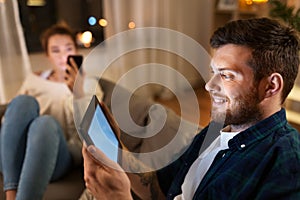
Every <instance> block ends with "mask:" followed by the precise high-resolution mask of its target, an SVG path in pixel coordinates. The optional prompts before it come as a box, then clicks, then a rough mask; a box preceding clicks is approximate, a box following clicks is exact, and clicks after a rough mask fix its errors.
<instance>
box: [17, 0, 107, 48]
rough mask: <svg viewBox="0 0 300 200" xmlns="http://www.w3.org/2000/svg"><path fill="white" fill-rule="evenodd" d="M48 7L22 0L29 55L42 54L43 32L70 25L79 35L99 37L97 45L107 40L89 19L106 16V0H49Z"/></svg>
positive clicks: (20, 4)
mask: <svg viewBox="0 0 300 200" xmlns="http://www.w3.org/2000/svg"><path fill="white" fill-rule="evenodd" d="M45 1H46V4H45V5H44V6H27V0H18V3H19V10H20V18H21V23H22V26H23V30H24V35H25V39H26V45H27V49H28V51H29V52H37V51H42V47H41V44H40V40H39V38H40V35H41V33H42V32H43V31H44V30H45V29H46V28H48V27H49V26H51V25H53V24H55V23H57V22H59V21H64V22H66V23H67V24H68V25H69V26H70V27H71V28H72V29H73V30H74V31H75V32H76V33H77V32H82V31H86V30H89V31H91V32H92V33H93V35H94V37H95V42H94V44H93V45H97V44H98V43H100V42H102V41H103V29H102V27H100V26H99V25H98V24H96V25H94V26H90V25H89V24H88V18H89V17H90V16H94V17H96V18H97V19H99V18H101V17H102V0H45Z"/></svg>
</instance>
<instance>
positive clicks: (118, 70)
mask: <svg viewBox="0 0 300 200" xmlns="http://www.w3.org/2000/svg"><path fill="white" fill-rule="evenodd" d="M299 6H300V0H279V1H275V0H269V1H268V0H151V1H149V0H0V102H1V103H7V102H9V100H10V99H11V98H12V97H13V96H14V95H15V93H16V91H17V90H18V88H19V87H20V85H21V83H22V81H23V80H24V77H25V76H26V74H28V73H29V72H31V71H37V70H44V69H47V68H49V67H50V66H49V62H47V58H46V56H45V55H44V53H43V51H42V48H41V44H40V40H39V38H40V34H41V33H42V32H43V31H44V30H45V29H46V28H47V27H49V26H51V25H52V24H55V23H58V22H64V23H66V24H68V25H69V26H70V27H71V28H72V29H73V30H74V31H75V32H76V35H77V42H78V44H79V46H80V53H81V54H83V55H85V56H87V55H89V54H90V52H91V51H92V50H93V49H94V48H95V47H96V46H97V45H98V44H100V43H101V42H103V41H105V40H106V39H108V38H110V37H112V36H114V35H116V34H118V33H121V32H123V31H127V30H132V29H136V28H142V27H161V28H168V29H171V30H175V31H178V32H180V33H183V34H186V35H187V36H189V37H190V38H192V39H193V40H195V41H196V42H198V43H199V44H200V45H201V46H202V47H203V48H204V49H205V50H206V51H207V52H208V53H210V48H209V38H210V36H211V34H212V32H213V31H214V30H215V29H216V28H217V27H219V26H221V25H223V24H224V23H226V22H228V21H230V20H235V19H243V18H251V17H262V16H268V17H273V18H278V19H280V20H283V21H285V22H286V23H289V24H291V25H292V26H294V27H295V28H297V29H298V30H299V29H300V17H299V16H298V12H297V11H298V9H299ZM176 42H177V41H172V43H176ZM178 48H180V44H178ZM102 53H103V52H102ZM104 53H105V51H104ZM191 53H193V52H191ZM150 62H156V63H161V64H165V65H168V66H171V67H172V68H174V69H175V70H176V71H178V72H180V73H181V74H182V75H184V76H185V77H186V79H187V80H188V81H189V83H190V84H191V86H192V87H193V88H199V87H202V86H203V85H204V83H205V81H204V80H203V77H201V76H203V74H201V75H200V74H199V73H196V71H195V69H194V67H193V66H192V65H191V64H190V63H189V62H187V61H186V60H185V59H184V58H181V57H180V56H178V55H174V54H173V53H170V52H162V51H159V50H149V49H147V50H145V49H144V50H139V51H135V52H130V53H129V54H127V55H125V56H124V57H122V58H119V59H116V60H115V61H114V62H113V63H111V66H110V67H109V68H108V70H107V71H106V73H105V77H106V78H108V79H110V80H113V81H117V80H118V79H119V78H120V77H121V76H122V75H123V74H124V73H126V72H127V71H128V70H130V69H132V68H133V67H134V66H137V65H140V64H143V63H150ZM203 67H207V66H203ZM158 74H160V72H159V71H157V70H154V69H153V70H151V69H149V71H148V72H147V73H145V74H142V75H141V76H139V77H136V79H147V78H149V76H153V77H155V76H157V75H158ZM160 76H161V74H160ZM162 76H163V77H165V78H166V80H167V81H168V82H169V83H170V84H174V85H176V87H180V83H178V82H177V80H176V78H174V77H170V75H169V74H162ZM204 76H209V75H208V74H207V75H206V74H204ZM137 81H138V80H130V82H129V83H128V84H131V85H134V84H135V83H136V82H137ZM297 85H298V86H299V85H300V81H299V78H298V79H297ZM148 91H149V93H150V94H147V95H150V96H155V97H157V96H159V97H162V98H165V99H170V98H172V92H170V91H168V90H167V89H166V88H164V87H157V86H155V87H152V88H149V90H148ZM297 91H298V87H297V88H296V89H294V90H293V92H292V94H291V95H290V97H289V98H290V99H289V101H288V102H287V106H289V107H290V108H291V111H292V112H293V114H294V115H293V117H292V118H294V122H295V123H299V124H300V117H299V116H300V115H299V112H300V108H299V107H300V105H299V103H298V102H299V101H300V100H299V99H300V98H299V93H298V92H299V91H298V92H297Z"/></svg>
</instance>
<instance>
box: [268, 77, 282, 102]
mask: <svg viewBox="0 0 300 200" xmlns="http://www.w3.org/2000/svg"><path fill="white" fill-rule="evenodd" d="M282 88H283V78H282V76H281V74H279V73H272V74H271V75H270V76H268V77H267V78H266V85H265V98H268V97H271V96H274V95H276V94H280V95H281V91H282Z"/></svg>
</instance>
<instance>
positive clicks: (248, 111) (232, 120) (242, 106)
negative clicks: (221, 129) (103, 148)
mask: <svg viewBox="0 0 300 200" xmlns="http://www.w3.org/2000/svg"><path fill="white" fill-rule="evenodd" d="M250 91H251V90H250ZM232 102H233V103H234V106H231V107H230V108H227V109H226V111H225V112H217V111H214V110H212V113H211V115H212V119H213V120H214V121H216V122H219V123H224V125H247V124H254V123H256V122H258V121H259V120H260V119H261V117H262V114H263V113H262V112H261V110H260V108H259V98H258V92H257V89H256V88H253V89H252V91H251V92H250V93H249V94H248V95H247V96H245V97H241V96H240V97H236V98H235V99H233V100H231V103H232Z"/></svg>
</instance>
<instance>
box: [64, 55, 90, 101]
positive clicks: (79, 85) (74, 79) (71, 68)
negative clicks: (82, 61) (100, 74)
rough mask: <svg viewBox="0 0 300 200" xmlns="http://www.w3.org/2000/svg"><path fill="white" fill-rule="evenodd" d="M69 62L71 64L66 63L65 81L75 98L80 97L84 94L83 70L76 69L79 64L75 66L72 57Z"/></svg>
mask: <svg viewBox="0 0 300 200" xmlns="http://www.w3.org/2000/svg"><path fill="white" fill-rule="evenodd" d="M70 63H71V65H68V67H67V69H66V73H65V83H66V84H67V86H68V87H69V89H70V90H71V91H72V92H73V94H74V97H75V98H81V97H83V96H84V90H83V82H84V77H85V73H84V71H83V70H78V69H79V66H77V64H76V62H75V60H74V59H73V58H71V59H70ZM79 71H80V72H79ZM78 72H79V73H78Z"/></svg>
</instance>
